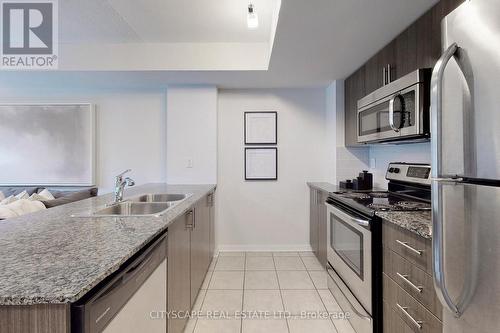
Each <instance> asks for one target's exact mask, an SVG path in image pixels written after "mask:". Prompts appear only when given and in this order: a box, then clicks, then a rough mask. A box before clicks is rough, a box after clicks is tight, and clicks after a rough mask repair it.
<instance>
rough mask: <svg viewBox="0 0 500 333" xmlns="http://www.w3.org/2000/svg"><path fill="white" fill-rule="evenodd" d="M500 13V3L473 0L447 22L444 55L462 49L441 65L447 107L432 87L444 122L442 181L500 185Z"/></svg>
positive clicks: (441, 134)
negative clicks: (490, 181) (452, 178)
mask: <svg viewBox="0 0 500 333" xmlns="http://www.w3.org/2000/svg"><path fill="white" fill-rule="evenodd" d="M498 13H500V1H498V0H473V1H467V2H465V3H464V4H462V5H461V6H460V7H458V9H456V10H455V11H454V12H452V13H451V14H450V15H448V16H447V17H446V18H445V19H444V20H443V23H442V24H443V30H442V31H443V36H442V38H443V45H444V50H443V51H446V50H448V49H449V48H450V47H452V45H453V44H454V43H456V45H457V48H456V51H455V52H454V53H453V56H452V57H451V59H450V60H449V62H447V63H442V62H441V63H438V65H441V66H443V68H444V70H443V73H442V81H441V84H442V96H441V101H436V100H435V98H436V87H434V86H433V87H432V92H433V94H432V101H431V103H432V105H433V107H432V108H433V109H434V108H437V110H432V112H438V113H439V115H438V116H439V117H441V122H442V127H441V129H439V128H435V127H433V128H432V130H433V132H432V134H431V135H432V138H433V139H434V138H436V139H437V140H441V147H442V149H441V154H440V159H441V168H440V170H437V171H439V173H440V174H439V177H448V176H455V175H459V176H465V177H469V178H485V179H500V93H499V92H500V47H499V45H500V19H499V16H498V15H499V14H498ZM438 65H437V66H438ZM434 73H436V69H435V70H434ZM433 82H434V83H439V82H436V80H434V81H433ZM436 104H440V105H436ZM434 131H437V133H436V132H434ZM433 168H434V165H433Z"/></svg>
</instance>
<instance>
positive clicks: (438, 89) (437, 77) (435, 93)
mask: <svg viewBox="0 0 500 333" xmlns="http://www.w3.org/2000/svg"><path fill="white" fill-rule="evenodd" d="M457 50H458V45H457V44H456V43H453V44H451V45H450V47H448V49H447V50H446V51H445V52H444V53H443V55H442V56H441V58H439V60H438V61H437V63H436V66H435V67H434V69H433V71H432V78H431V138H432V139H431V155H432V156H431V159H432V177H433V178H440V177H441V175H442V160H441V156H442V138H441V132H442V121H443V119H442V106H443V75H444V70H445V69H446V66H447V65H448V62H449V61H450V60H451V58H453V56H454V55H455V54H456V52H457Z"/></svg>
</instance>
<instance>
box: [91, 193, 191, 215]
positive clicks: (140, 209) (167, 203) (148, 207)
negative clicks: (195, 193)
mask: <svg viewBox="0 0 500 333" xmlns="http://www.w3.org/2000/svg"><path fill="white" fill-rule="evenodd" d="M189 196H191V195H190V194H175V193H154V194H144V195H141V196H138V197H134V198H129V199H127V200H125V201H122V202H119V203H116V204H112V205H110V206H107V207H105V208H103V209H100V210H98V211H96V212H94V213H93V214H92V215H91V216H95V217H99V216H103V217H110V216H160V215H162V214H164V213H165V212H166V211H167V210H169V209H170V208H171V207H173V206H175V205H177V204H178V203H180V202H182V201H183V200H185V199H186V198H188V197H189Z"/></svg>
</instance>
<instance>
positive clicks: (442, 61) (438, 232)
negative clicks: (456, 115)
mask: <svg viewBox="0 0 500 333" xmlns="http://www.w3.org/2000/svg"><path fill="white" fill-rule="evenodd" d="M457 50H458V45H457V44H456V43H453V44H452V45H450V47H448V49H447V50H446V51H445V52H444V53H443V55H442V56H441V58H439V60H438V61H437V63H436V66H435V67H434V70H433V71H432V78H431V133H432V140H431V155H432V156H431V159H432V178H433V179H442V178H443V177H442V160H441V157H442V137H441V131H442V103H443V100H442V98H443V85H442V84H443V74H444V71H445V69H446V66H447V65H448V62H449V61H450V60H451V58H453V56H454V55H455V53H456V52H457ZM440 192H441V188H440V186H439V180H434V181H433V182H432V232H433V235H432V269H433V272H434V288H435V289H436V293H437V295H438V298H439V300H440V301H441V303H443V305H444V306H446V307H448V309H449V310H450V311H451V312H452V313H453V314H454V315H455V317H457V318H458V317H460V316H461V311H460V310H459V308H458V306H457V305H456V304H455V303H454V302H453V300H452V299H451V296H450V294H449V292H448V289H447V288H446V283H445V277H444V262H443V260H444V259H443V257H444V245H443V241H444V235H443V231H444V228H443V221H442V212H443V202H442V197H441V193H440Z"/></svg>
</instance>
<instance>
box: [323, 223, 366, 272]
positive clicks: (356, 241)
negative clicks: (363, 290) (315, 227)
mask: <svg viewBox="0 0 500 333" xmlns="http://www.w3.org/2000/svg"><path fill="white" fill-rule="evenodd" d="M330 223H331V227H330V233H331V235H330V246H331V248H332V249H333V250H334V251H335V253H337V254H338V256H339V257H340V258H341V259H342V261H343V262H344V263H345V264H346V265H347V266H348V267H349V268H350V269H352V270H353V271H354V273H356V275H357V276H359V278H360V279H362V280H363V279H364V257H363V252H364V245H363V244H364V239H363V237H364V236H363V234H362V233H361V232H360V231H358V230H356V229H355V228H353V227H352V226H351V225H349V223H346V222H345V221H343V220H341V219H339V218H338V217H336V216H335V215H333V214H332V215H331V221H330Z"/></svg>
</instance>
